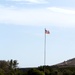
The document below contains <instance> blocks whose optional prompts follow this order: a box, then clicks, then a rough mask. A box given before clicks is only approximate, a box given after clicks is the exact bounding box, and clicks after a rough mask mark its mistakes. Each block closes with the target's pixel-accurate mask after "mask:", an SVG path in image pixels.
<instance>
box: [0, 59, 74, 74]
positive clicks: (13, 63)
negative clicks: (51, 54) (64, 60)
mask: <svg viewBox="0 0 75 75" xmlns="http://www.w3.org/2000/svg"><path fill="white" fill-rule="evenodd" d="M44 73H45V74H44ZM0 75H75V66H40V67H38V68H18V62H17V60H12V59H11V60H10V61H4V60H3V61H0Z"/></svg>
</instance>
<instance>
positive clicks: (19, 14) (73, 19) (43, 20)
mask: <svg viewBox="0 0 75 75" xmlns="http://www.w3.org/2000/svg"><path fill="white" fill-rule="evenodd" d="M56 9H58V8H56ZM52 10H53V11H52ZM56 11H57V10H55V11H54V7H53V9H52V8H51V9H50V8H49V9H19V8H15V9H14V8H6V7H0V23H4V24H10V25H11V24H14V25H34V26H40V25H42V26H43V25H45V26H46V25H49V26H50V25H54V26H60V27H61V26H64V27H75V14H74V12H75V10H72V11H71V10H68V11H70V13H68V12H66V14H64V13H65V11H66V9H65V11H64V13H63V11H62V12H59V11H57V12H56Z"/></svg>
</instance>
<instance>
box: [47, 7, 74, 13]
mask: <svg viewBox="0 0 75 75" xmlns="http://www.w3.org/2000/svg"><path fill="white" fill-rule="evenodd" d="M48 9H49V10H51V11H53V12H58V13H63V14H75V10H68V9H63V8H57V7H48Z"/></svg>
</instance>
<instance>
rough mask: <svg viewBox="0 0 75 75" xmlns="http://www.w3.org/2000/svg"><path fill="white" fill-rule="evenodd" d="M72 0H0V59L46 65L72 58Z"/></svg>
mask: <svg viewBox="0 0 75 75" xmlns="http://www.w3.org/2000/svg"><path fill="white" fill-rule="evenodd" d="M74 3H75V1H74V0H63V1H61V0H1V1H0V51H1V53H0V60H10V59H16V60H18V62H19V67H37V66H40V65H44V28H46V29H47V30H49V31H50V35H46V36H47V49H46V50H47V56H46V65H53V64H57V63H60V62H62V61H65V60H68V59H71V58H74V57H75V46H74V45H75V35H74V34H75V4H74Z"/></svg>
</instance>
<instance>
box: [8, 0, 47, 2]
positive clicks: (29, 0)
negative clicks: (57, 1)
mask: <svg viewBox="0 0 75 75" xmlns="http://www.w3.org/2000/svg"><path fill="white" fill-rule="evenodd" d="M9 1H15V2H28V3H47V1H46V0H9Z"/></svg>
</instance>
